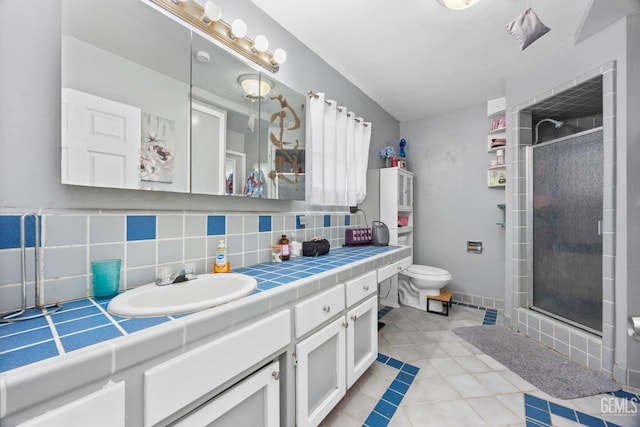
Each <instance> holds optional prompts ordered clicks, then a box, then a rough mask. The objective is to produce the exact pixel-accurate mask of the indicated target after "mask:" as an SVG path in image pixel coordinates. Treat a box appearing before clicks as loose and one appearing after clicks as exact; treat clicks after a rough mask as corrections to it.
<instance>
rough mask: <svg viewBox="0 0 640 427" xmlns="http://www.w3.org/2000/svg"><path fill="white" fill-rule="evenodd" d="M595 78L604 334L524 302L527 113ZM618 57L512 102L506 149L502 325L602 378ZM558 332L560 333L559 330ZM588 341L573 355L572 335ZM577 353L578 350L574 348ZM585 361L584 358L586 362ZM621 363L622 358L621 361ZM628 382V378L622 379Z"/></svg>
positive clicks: (609, 319)
mask: <svg viewBox="0 0 640 427" xmlns="http://www.w3.org/2000/svg"><path fill="white" fill-rule="evenodd" d="M595 77H602V83H603V86H602V87H603V93H602V108H603V111H602V114H603V144H604V145H603V152H604V176H603V178H604V188H603V211H604V215H603V218H602V219H603V221H602V227H603V241H602V256H603V263H602V266H603V280H602V282H603V307H602V319H603V320H602V326H603V330H602V337H599V336H596V335H593V334H590V333H588V332H584V331H583V330H581V329H578V328H576V327H573V326H571V325H569V324H567V323H564V322H561V321H559V320H556V319H554V318H550V317H547V316H545V315H543V314H541V313H539V312H536V311H533V310H531V309H529V304H528V302H529V301H528V294H529V289H528V276H527V275H528V264H529V262H530V260H531V258H530V256H529V254H528V250H527V248H528V244H529V242H530V241H529V240H528V239H527V229H528V226H529V225H528V223H527V215H526V213H527V198H528V196H529V193H527V177H528V175H527V163H526V160H527V159H526V157H527V150H526V148H527V147H528V146H530V145H531V143H532V142H533V137H532V115H531V113H530V112H529V110H530V109H531V108H533V107H534V106H535V104H536V103H538V102H540V101H542V100H545V99H548V98H549V97H552V96H554V94H557V93H561V92H563V91H565V90H567V89H569V88H571V87H575V86H578V85H580V84H581V83H583V82H586V81H587V80H590V79H592V78H595ZM616 90H617V89H616V62H615V61H610V62H607V63H605V64H603V65H601V66H599V67H597V68H595V69H592V70H591V71H590V72H587V73H584V74H582V75H581V76H579V77H576V78H575V79H571V80H569V81H566V82H564V83H563V84H561V85H558V86H555V87H552V88H550V89H549V90H548V91H546V92H544V93H541V94H540V95H539V96H537V97H533V98H530V99H528V100H525V101H522V102H520V103H518V104H514V105H510V107H509V111H510V117H511V121H508V123H510V125H509V128H510V132H511V135H512V136H513V145H511V146H512V147H513V149H512V150H509V151H508V154H509V162H508V164H507V174H508V176H507V185H506V189H505V190H506V192H507V194H506V202H507V210H508V212H509V214H510V215H509V217H508V219H510V220H511V221H508V222H507V229H506V233H507V236H506V237H507V244H508V245H510V250H509V251H508V252H507V256H508V259H507V268H506V270H507V277H506V283H507V286H506V289H505V324H506V325H507V326H508V327H511V328H513V329H515V330H518V331H521V332H523V333H525V334H527V335H528V336H530V337H531V338H533V339H534V340H536V341H538V342H539V343H541V344H544V345H546V346H548V347H551V348H554V349H556V350H557V351H559V352H560V353H562V354H564V355H565V356H567V357H570V358H571V359H573V360H575V361H578V362H579V363H583V364H586V365H587V366H589V367H590V368H591V369H593V370H595V371H596V372H601V373H602V374H603V375H604V376H605V377H607V378H612V377H614V359H615V358H616V357H617V356H614V353H615V351H614V349H616V348H617V345H616V340H615V335H616V324H617V323H616V313H615V309H616V297H615V295H616V290H615V288H616V265H617V263H616V240H617V239H616V216H617V214H618V213H617V209H618V206H617V203H616V121H617V116H616V95H617V94H616ZM557 332H559V333H560V334H559V335H558V334H557ZM574 337H575V338H576V339H577V340H582V341H584V340H585V339H586V340H587V342H588V354H587V353H584V350H581V351H582V354H583V355H584V356H586V358H587V360H584V359H583V360H580V358H574V357H573V355H572V352H573V349H574V348H575V349H576V350H579V349H578V348H577V347H574V346H573V344H572V343H573V338H574ZM576 354H578V352H577V351H576ZM585 362H586V363H585ZM623 362H624V361H623ZM624 369H625V368H624V365H618V364H617V363H616V365H615V370H616V375H615V377H616V379H623V378H625V375H626V374H625V373H624ZM625 383H626V382H625Z"/></svg>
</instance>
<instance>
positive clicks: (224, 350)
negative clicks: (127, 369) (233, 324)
mask: <svg viewBox="0 0 640 427" xmlns="http://www.w3.org/2000/svg"><path fill="white" fill-rule="evenodd" d="M290 342H291V311H290V310H282V311H280V312H278V313H276V314H273V315H271V316H269V317H265V318H264V319H261V320H258V321H255V322H253V323H251V324H250V325H247V326H245V327H244V328H241V329H238V330H235V331H233V332H231V333H229V334H227V335H224V336H222V337H220V338H218V339H216V340H213V341H211V342H209V343H207V344H204V345H202V346H200V347H197V348H194V349H193V350H191V351H189V352H187V353H183V354H181V355H180V356H177V357H175V358H173V359H170V360H167V361H165V362H163V363H160V364H159V365H156V366H154V367H152V368H149V369H147V370H146V371H145V372H144V425H145V426H146V427H151V426H154V425H156V424H158V423H160V422H161V421H162V420H164V419H165V418H167V417H169V416H170V415H172V414H174V413H176V412H177V411H179V410H181V409H182V408H184V407H186V406H187V405H190V404H191V403H192V402H194V401H195V400H196V399H199V398H201V397H203V396H205V395H206V394H207V393H210V392H211V391H213V390H214V389H215V388H216V387H219V386H220V385H222V384H223V383H224V382H225V381H228V380H230V379H232V378H233V377H234V376H236V375H240V374H242V373H243V372H244V371H247V370H248V369H250V368H251V367H252V366H254V365H256V364H258V363H260V362H261V361H262V360H264V359H266V358H270V357H271V355H273V354H276V353H278V352H279V351H280V350H282V349H283V348H285V347H286V346H287V345H289V343H290ZM168 391H170V392H168Z"/></svg>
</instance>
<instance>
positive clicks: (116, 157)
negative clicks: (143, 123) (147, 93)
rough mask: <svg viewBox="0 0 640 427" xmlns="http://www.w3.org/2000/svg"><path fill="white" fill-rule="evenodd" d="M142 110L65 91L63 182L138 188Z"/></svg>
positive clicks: (63, 94)
mask: <svg viewBox="0 0 640 427" xmlns="http://www.w3.org/2000/svg"><path fill="white" fill-rule="evenodd" d="M140 114H141V112H140V109H139V108H136V107H132V106H130V105H126V104H123V103H120V102H116V101H111V100H109V99H104V98H101V97H99V96H94V95H91V94H89V93H85V92H81V91H78V90H74V89H70V88H63V89H62V183H63V184H76V185H91V186H98V187H114V188H138V164H139V163H138V161H139V146H140V132H141V130H140Z"/></svg>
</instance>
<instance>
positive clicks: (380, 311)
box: [378, 305, 393, 320]
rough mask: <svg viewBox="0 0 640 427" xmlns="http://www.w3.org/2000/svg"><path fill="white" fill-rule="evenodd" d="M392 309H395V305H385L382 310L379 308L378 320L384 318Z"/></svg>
mask: <svg viewBox="0 0 640 427" xmlns="http://www.w3.org/2000/svg"><path fill="white" fill-rule="evenodd" d="M391 310H393V307H389V306H388V305H385V306H384V307H382V308H381V309H380V310H378V320H380V319H382V318H383V317H384V316H385V315H386V314H387V313H388V312H390V311H391Z"/></svg>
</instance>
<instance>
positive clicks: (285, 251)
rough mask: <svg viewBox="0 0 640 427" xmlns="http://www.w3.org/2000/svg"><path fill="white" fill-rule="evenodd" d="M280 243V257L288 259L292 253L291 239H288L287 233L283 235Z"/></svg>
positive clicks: (284, 259)
mask: <svg viewBox="0 0 640 427" xmlns="http://www.w3.org/2000/svg"><path fill="white" fill-rule="evenodd" d="M278 244H279V245H280V257H281V258H282V260H283V261H287V260H288V259H289V256H290V255H291V248H290V247H289V239H287V235H286V234H283V235H282V238H281V239H280V241H279V242H278Z"/></svg>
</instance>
